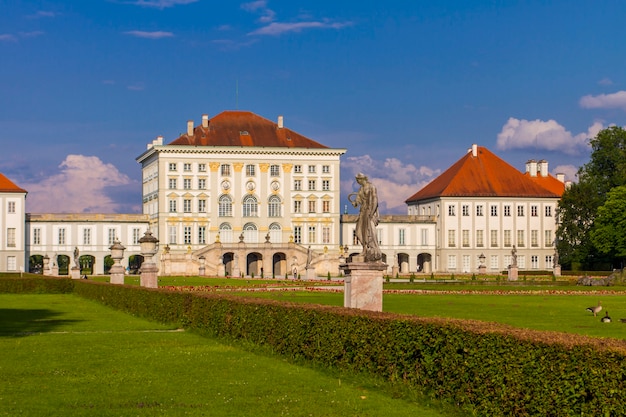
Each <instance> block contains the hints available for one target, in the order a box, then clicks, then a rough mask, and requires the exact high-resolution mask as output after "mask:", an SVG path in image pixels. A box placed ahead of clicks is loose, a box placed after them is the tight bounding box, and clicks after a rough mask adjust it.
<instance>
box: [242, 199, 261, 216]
mask: <svg viewBox="0 0 626 417" xmlns="http://www.w3.org/2000/svg"><path fill="white" fill-rule="evenodd" d="M258 208H259V204H258V203H257V201H256V197H254V196H252V195H247V196H245V197H244V199H243V217H257V216H258V215H259V212H258Z"/></svg>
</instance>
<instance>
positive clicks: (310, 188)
mask: <svg viewBox="0 0 626 417" xmlns="http://www.w3.org/2000/svg"><path fill="white" fill-rule="evenodd" d="M309 191H315V180H309Z"/></svg>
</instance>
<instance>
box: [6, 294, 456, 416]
mask: <svg viewBox="0 0 626 417" xmlns="http://www.w3.org/2000/svg"><path fill="white" fill-rule="evenodd" d="M0 351H1V352H2V355H0V375H1V376H2V378H1V380H0V415H7V416H42V415H46V416H138V415H141V416H152V415H176V416H179V415H180V416H182V415H189V416H200V415H206V416H209V415H210V416H233V415H237V416H277V415H292V416H381V415H385V416H426V417H435V416H443V415H445V414H442V413H441V411H440V409H439V408H437V407H436V406H429V405H428V404H425V403H422V404H417V403H415V402H411V401H407V400H403V399H397V398H394V396H395V395H393V393H392V391H391V390H390V389H389V388H388V387H386V386H381V385H379V384H377V383H376V382H374V381H371V380H367V379H362V378H357V377H354V376H346V375H341V376H340V375H332V374H330V373H329V372H321V371H316V370H313V369H310V368H307V367H303V366H296V365H294V364H290V363H288V362H287V361H286V360H283V359H280V358H276V357H271V356H268V355H264V354H254V353H251V352H249V351H246V350H243V349H240V348H238V347H236V346H231V345H225V344H221V343H219V342H218V341H216V340H213V339H210V338H205V337H201V336H198V335H195V334H190V333H187V332H183V331H178V330H177V329H175V328H173V327H171V326H165V325H160V324H156V323H153V322H149V321H146V320H142V319H138V318H135V317H132V316H129V315H126V314H124V313H121V312H118V311H115V310H112V309H109V308H107V307H104V306H102V305H100V304H97V303H95V302H91V301H88V300H84V299H82V298H80V297H77V296H74V295H67V294H63V295H34V294H24V295H14V294H0ZM447 415H450V414H447Z"/></svg>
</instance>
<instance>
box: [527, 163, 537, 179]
mask: <svg viewBox="0 0 626 417" xmlns="http://www.w3.org/2000/svg"><path fill="white" fill-rule="evenodd" d="M526 172H527V173H528V174H530V176H531V177H536V176H537V161H535V160H534V159H529V160H528V162H526Z"/></svg>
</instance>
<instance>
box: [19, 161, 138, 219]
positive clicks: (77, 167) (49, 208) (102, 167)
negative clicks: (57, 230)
mask: <svg viewBox="0 0 626 417" xmlns="http://www.w3.org/2000/svg"><path fill="white" fill-rule="evenodd" d="M131 183H132V180H131V179H130V178H129V177H128V176H126V175H125V174H123V173H121V172H120V171H118V169H117V168H116V167H115V166H114V165H112V164H105V163H104V162H102V161H101V160H100V159H99V158H98V157H96V156H84V155H68V156H67V157H66V158H65V160H64V161H63V162H62V163H61V165H59V172H58V173H57V174H54V175H52V176H50V177H48V178H45V179H43V180H40V181H37V182H35V183H32V184H23V185H22V188H24V189H26V190H27V191H28V195H27V197H26V206H27V211H28V212H30V213H116V212H118V209H119V208H121V207H122V205H121V204H120V203H116V202H115V201H113V199H112V198H111V197H110V196H109V195H108V194H107V192H108V191H110V190H111V188H112V187H119V186H126V185H129V184H131Z"/></svg>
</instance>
